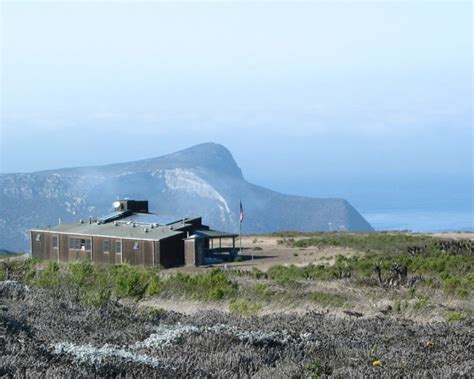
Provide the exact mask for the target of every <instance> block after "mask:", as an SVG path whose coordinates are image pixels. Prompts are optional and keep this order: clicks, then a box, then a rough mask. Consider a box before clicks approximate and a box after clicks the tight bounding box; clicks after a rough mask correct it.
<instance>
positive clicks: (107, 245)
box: [104, 240, 110, 253]
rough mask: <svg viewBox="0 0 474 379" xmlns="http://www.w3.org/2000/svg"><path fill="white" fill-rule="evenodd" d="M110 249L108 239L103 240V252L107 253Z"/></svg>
mask: <svg viewBox="0 0 474 379" xmlns="http://www.w3.org/2000/svg"><path fill="white" fill-rule="evenodd" d="M109 251H110V241H109V240H104V253H108V252H109Z"/></svg>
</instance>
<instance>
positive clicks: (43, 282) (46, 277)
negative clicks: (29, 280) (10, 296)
mask: <svg viewBox="0 0 474 379" xmlns="http://www.w3.org/2000/svg"><path fill="white" fill-rule="evenodd" d="M59 269H60V267H59V264H57V263H56V262H53V261H49V262H48V265H47V266H46V268H45V269H44V270H43V271H40V273H39V275H38V277H37V278H36V280H35V282H34V283H35V284H36V285H38V286H39V287H43V288H50V289H53V288H58V287H59V285H60V283H61V276H60V274H61V273H60V271H59Z"/></svg>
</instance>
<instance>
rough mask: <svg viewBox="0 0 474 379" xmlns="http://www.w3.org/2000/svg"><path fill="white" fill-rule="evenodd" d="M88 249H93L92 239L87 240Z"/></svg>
mask: <svg viewBox="0 0 474 379" xmlns="http://www.w3.org/2000/svg"><path fill="white" fill-rule="evenodd" d="M86 250H92V240H86Z"/></svg>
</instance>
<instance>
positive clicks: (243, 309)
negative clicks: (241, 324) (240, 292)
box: [229, 299, 262, 316]
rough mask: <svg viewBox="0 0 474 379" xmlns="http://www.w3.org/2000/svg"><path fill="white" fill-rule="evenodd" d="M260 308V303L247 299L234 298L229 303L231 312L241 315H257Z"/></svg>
mask: <svg viewBox="0 0 474 379" xmlns="http://www.w3.org/2000/svg"><path fill="white" fill-rule="evenodd" d="M260 309H262V306H261V305H260V304H257V303H255V302H253V301H250V300H246V299H236V300H232V301H231V302H230V304H229V312H230V313H231V314H238V315H241V316H255V315H256V314H257V313H258V311H259V310H260Z"/></svg>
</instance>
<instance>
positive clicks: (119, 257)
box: [31, 232, 185, 268]
mask: <svg viewBox="0 0 474 379" xmlns="http://www.w3.org/2000/svg"><path fill="white" fill-rule="evenodd" d="M38 234H40V235H41V237H40V240H39V241H37V240H36V236H37V235H38ZM54 234H56V233H52V232H31V248H32V255H33V257H36V258H40V259H49V260H54V261H59V262H65V263H67V262H69V263H72V262H77V261H80V260H92V261H93V262H95V263H101V264H122V263H125V262H127V263H129V264H131V265H145V266H153V265H156V266H157V265H161V266H163V267H165V268H166V267H174V266H182V265H184V262H185V260H184V241H183V238H184V237H185V233H182V234H179V235H177V236H173V237H169V238H166V239H164V240H160V241H145V240H131V239H118V238H110V237H100V236H90V237H85V236H76V235H68V234H59V233H58V234H57V235H58V248H57V249H53V248H52V236H53V235H54ZM70 238H80V239H91V241H92V242H91V251H88V250H84V251H83V250H76V249H69V239H70ZM104 240H109V244H110V245H109V246H110V251H109V253H105V252H104ZM117 241H122V254H116V252H115V251H116V250H115V246H116V245H115V244H116V242H117ZM137 243H138V249H134V246H135V245H136V244H137Z"/></svg>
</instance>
